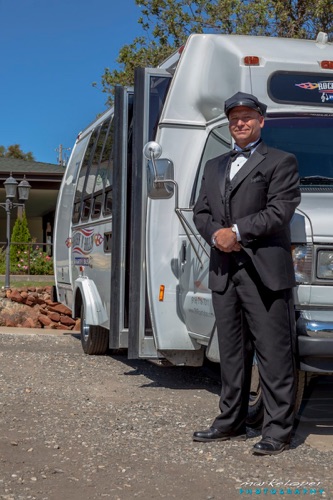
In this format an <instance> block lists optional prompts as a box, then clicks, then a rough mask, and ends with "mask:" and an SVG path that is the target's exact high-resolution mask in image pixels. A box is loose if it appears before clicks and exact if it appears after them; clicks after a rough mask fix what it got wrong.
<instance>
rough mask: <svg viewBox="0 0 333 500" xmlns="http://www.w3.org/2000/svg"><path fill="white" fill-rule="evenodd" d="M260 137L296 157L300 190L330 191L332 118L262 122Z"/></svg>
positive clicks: (316, 117)
mask: <svg viewBox="0 0 333 500" xmlns="http://www.w3.org/2000/svg"><path fill="white" fill-rule="evenodd" d="M262 137H263V139H264V140H265V141H266V142H267V144H269V145H270V146H272V147H276V148H279V149H283V150H284V151H288V152H290V153H293V154H295V155H296V157H297V159H298V163H299V173H300V177H301V186H302V187H303V188H305V189H313V188H315V189H318V188H321V189H323V188H327V189H332V188H333V153H332V137H333V115H332V116H297V117H295V116H281V117H277V118H266V120H265V126H264V128H263V130H262Z"/></svg>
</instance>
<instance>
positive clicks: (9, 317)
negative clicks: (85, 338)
mask: <svg viewBox="0 0 333 500" xmlns="http://www.w3.org/2000/svg"><path fill="white" fill-rule="evenodd" d="M0 326H9V327H24V328H49V329H57V330H58V329H60V330H76V331H79V330H80V322H79V321H78V320H75V319H73V318H72V317H71V310H70V309H69V308H68V307H66V306H64V305H63V304H60V303H59V302H54V301H52V300H51V287H50V286H46V287H38V288H36V287H24V288H12V289H9V290H2V291H1V292H0Z"/></svg>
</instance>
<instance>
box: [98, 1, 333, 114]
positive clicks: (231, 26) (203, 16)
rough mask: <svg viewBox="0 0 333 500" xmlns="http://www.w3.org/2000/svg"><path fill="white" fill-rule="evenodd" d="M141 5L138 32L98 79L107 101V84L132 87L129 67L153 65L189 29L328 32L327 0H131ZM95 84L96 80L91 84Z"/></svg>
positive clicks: (331, 21) (331, 14) (332, 14)
mask: <svg viewBox="0 0 333 500" xmlns="http://www.w3.org/2000/svg"><path fill="white" fill-rule="evenodd" d="M135 3H136V5H137V6H138V7H140V9H141V16H140V18H139V19H138V23H139V24H141V26H142V30H143V34H142V36H140V37H137V38H135V39H134V40H133V42H132V43H130V44H128V45H125V46H124V47H122V49H121V50H120V52H119V56H118V59H117V63H118V64H119V65H120V68H121V69H119V70H118V69H114V70H110V68H105V71H104V74H103V75H102V77H101V85H102V91H103V92H104V93H106V94H107V96H108V98H107V103H108V104H109V105H110V104H111V103H112V92H113V86H114V85H116V84H121V85H132V84H133V80H134V68H136V67H140V66H141V67H145V66H150V67H154V66H157V65H158V64H159V63H160V62H161V61H163V60H164V59H165V58H166V57H167V56H169V55H170V54H171V53H172V52H174V51H175V50H177V49H178V48H179V47H180V46H181V45H183V44H184V43H185V41H186V38H187V37H188V36H189V35H190V34H191V33H227V34H231V33H234V34H242V35H266V36H282V37H287V38H295V37H298V38H310V39H311V38H312V39H314V38H315V37H316V35H317V33H318V32H319V31H325V32H326V33H328V34H329V36H330V38H332V35H333V33H332V32H333V9H332V0H317V1H316V2H313V0H196V1H192V0H135ZM94 85H95V86H96V83H95V84H94Z"/></svg>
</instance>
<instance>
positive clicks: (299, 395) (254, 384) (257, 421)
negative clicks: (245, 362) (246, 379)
mask: <svg viewBox="0 0 333 500" xmlns="http://www.w3.org/2000/svg"><path fill="white" fill-rule="evenodd" d="M305 381H306V374H305V372H303V371H300V370H298V371H297V381H296V382H297V389H296V400H295V415H297V414H298V412H299V409H300V407H301V404H302V399H303V394H304V388H305ZM263 419H264V403H263V399H262V393H261V387H260V382H259V373H258V367H257V364H256V363H255V362H254V363H253V367H252V378H251V389H250V398H249V406H248V414H247V419H246V425H247V426H248V427H251V428H252V429H260V428H261V426H262V423H263Z"/></svg>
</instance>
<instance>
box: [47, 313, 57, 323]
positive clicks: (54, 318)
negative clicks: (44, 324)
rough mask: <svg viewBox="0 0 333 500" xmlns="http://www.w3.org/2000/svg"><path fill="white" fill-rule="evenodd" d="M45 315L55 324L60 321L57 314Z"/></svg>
mask: <svg viewBox="0 0 333 500" xmlns="http://www.w3.org/2000/svg"><path fill="white" fill-rule="evenodd" d="M47 315H48V317H49V318H50V319H51V320H52V321H54V322H55V323H58V322H59V321H60V314H59V313H57V312H49V313H48V314H47Z"/></svg>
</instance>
